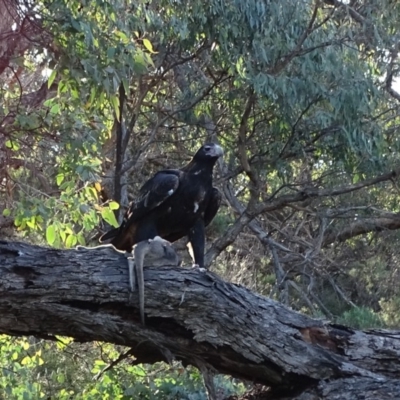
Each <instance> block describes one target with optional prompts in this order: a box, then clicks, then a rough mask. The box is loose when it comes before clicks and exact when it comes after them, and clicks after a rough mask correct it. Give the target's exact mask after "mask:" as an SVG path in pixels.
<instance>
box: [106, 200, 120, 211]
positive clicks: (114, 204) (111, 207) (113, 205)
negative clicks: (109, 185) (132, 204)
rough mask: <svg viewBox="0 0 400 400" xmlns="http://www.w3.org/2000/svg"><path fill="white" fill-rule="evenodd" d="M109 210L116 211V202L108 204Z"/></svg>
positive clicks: (117, 206)
mask: <svg viewBox="0 0 400 400" xmlns="http://www.w3.org/2000/svg"><path fill="white" fill-rule="evenodd" d="M108 206H109V207H110V209H111V210H118V208H119V204H118V203H117V202H116V201H110V203H109V204H108Z"/></svg>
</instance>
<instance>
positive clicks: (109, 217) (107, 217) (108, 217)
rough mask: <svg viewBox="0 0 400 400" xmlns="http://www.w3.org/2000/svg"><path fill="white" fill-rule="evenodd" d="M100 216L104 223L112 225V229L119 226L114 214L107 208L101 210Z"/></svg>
mask: <svg viewBox="0 0 400 400" xmlns="http://www.w3.org/2000/svg"><path fill="white" fill-rule="evenodd" d="M101 216H102V218H103V219H104V221H106V222H107V223H109V224H110V225H112V226H113V227H114V228H117V227H118V226H119V224H118V222H117V219H116V218H115V215H114V213H113V212H112V210H110V209H109V208H103V209H102V210H101Z"/></svg>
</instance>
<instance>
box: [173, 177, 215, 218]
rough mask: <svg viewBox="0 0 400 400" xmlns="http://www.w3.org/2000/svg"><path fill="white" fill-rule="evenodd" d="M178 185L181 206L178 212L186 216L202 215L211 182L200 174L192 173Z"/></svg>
mask: <svg viewBox="0 0 400 400" xmlns="http://www.w3.org/2000/svg"><path fill="white" fill-rule="evenodd" d="M200 172H201V171H200ZM180 186H181V189H182V190H181V191H180V192H181V193H177V195H178V196H179V199H180V202H179V206H180V207H182V209H181V210H180V212H181V213H182V214H185V216H187V217H188V218H191V217H195V218H197V217H198V216H202V215H203V214H204V209H205V207H206V206H207V201H208V196H207V194H208V192H209V191H210V190H211V182H209V181H208V180H204V178H203V177H202V174H200V173H198V174H195V173H194V174H190V175H189V176H187V177H186V179H184V180H183V182H181V184H180Z"/></svg>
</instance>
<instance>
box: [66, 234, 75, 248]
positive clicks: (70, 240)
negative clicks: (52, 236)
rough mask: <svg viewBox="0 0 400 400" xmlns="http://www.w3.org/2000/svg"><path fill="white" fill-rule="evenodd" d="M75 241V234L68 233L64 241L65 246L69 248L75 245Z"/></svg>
mask: <svg viewBox="0 0 400 400" xmlns="http://www.w3.org/2000/svg"><path fill="white" fill-rule="evenodd" d="M76 243H77V239H76V236H75V235H74V234H72V235H68V237H67V240H66V241H65V246H66V247H68V248H71V247H73V246H75V245H76Z"/></svg>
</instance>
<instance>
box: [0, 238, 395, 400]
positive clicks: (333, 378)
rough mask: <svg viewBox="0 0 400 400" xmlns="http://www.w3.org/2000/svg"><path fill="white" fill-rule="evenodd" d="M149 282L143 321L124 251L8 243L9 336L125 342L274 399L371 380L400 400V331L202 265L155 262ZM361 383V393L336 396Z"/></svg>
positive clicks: (0, 293) (0, 264)
mask: <svg viewBox="0 0 400 400" xmlns="http://www.w3.org/2000/svg"><path fill="white" fill-rule="evenodd" d="M145 282H146V296H147V303H146V312H147V316H146V321H147V325H146V327H143V326H142V325H141V324H140V322H139V321H140V318H139V310H138V308H139V307H138V301H137V296H136V295H135V294H133V295H132V296H131V295H130V293H129V283H128V268H127V265H126V259H125V257H124V256H123V255H122V254H121V253H117V252H114V251H113V250H112V249H109V248H102V249H96V250H85V249H83V250H80V251H76V250H55V249H48V248H43V247H37V246H31V245H27V244H21V243H11V242H5V241H0V315H1V318H0V332H2V333H6V334H10V335H36V336H41V337H44V336H48V335H67V336H71V337H73V338H75V339H76V340H78V341H85V342H86V341H93V340H102V341H107V342H111V343H115V344H120V345H125V346H129V347H131V348H132V353H133V354H134V355H135V357H136V361H135V362H137V363H142V362H149V363H153V362H155V361H160V360H164V361H170V360H171V359H172V358H175V359H177V360H181V361H182V362H183V363H184V364H185V365H187V364H192V365H196V366H200V367H203V368H204V366H206V368H209V369H213V370H216V371H219V372H220V373H227V374H230V375H232V376H235V377H238V378H243V379H247V380H251V381H254V382H259V383H262V384H264V385H268V386H270V387H271V388H272V389H271V391H270V392H269V393H270V397H269V398H271V399H273V398H277V397H275V396H278V394H282V393H286V395H287V396H291V397H290V398H296V399H314V398H323V399H324V398H326V399H328V398H329V399H334V398H340V399H347V398H349V399H350V398H352V399H354V398H361V397H357V396H358V394H360V395H361V393H363V392H362V391H363V390H364V389H363V387H364V386H366V387H367V388H370V389H371V388H375V389H374V390H376V388H379V391H378V392H376V393H378V397H377V398H380V399H386V398H397V397H390V396H391V393H392V394H393V395H394V394H395V395H396V396H397V395H398V393H399V388H400V381H399V375H400V368H399V367H400V332H390V331H383V330H382V331H369V332H361V331H354V330H351V329H348V328H346V327H343V326H335V325H332V324H329V323H327V322H324V321H321V320H314V319H312V318H309V317H307V316H304V315H301V314H299V313H296V312H294V311H292V310H290V309H288V308H286V307H284V306H283V305H281V304H279V303H277V302H275V301H272V300H270V299H268V298H266V297H263V296H260V295H257V294H255V293H252V292H250V291H249V290H247V289H246V288H244V287H240V286H236V285H233V284H229V283H226V282H224V281H222V280H221V279H220V278H219V277H218V276H216V275H214V274H212V273H201V272H199V271H196V270H192V269H182V268H178V267H162V268H147V269H146V270H145ZM351 383H352V384H353V386H352V389H351V393H353V394H354V393H355V392H356V394H357V393H358V394H357V396H356V395H355V396H353V397H348V396H347V397H346V396H342V397H334V396H333V395H332V393H334V392H333V390H337V392H335V393H337V394H338V393H341V392H343V390H344V389H343V388H346V387H348V386H349V385H350V384H351ZM368 390H369V389H368ZM371 390H372V389H371ZM349 393H350V389H349ZM342 394H346V393H345V392H343V393H342ZM317 395H318V396H319V397H315V396H317ZM346 395H347V394H346ZM295 396H297V397H295ZM312 396H314V397H312ZM363 398H372V397H363Z"/></svg>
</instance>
